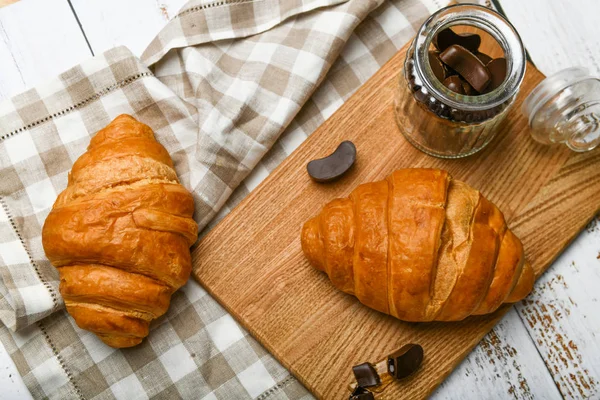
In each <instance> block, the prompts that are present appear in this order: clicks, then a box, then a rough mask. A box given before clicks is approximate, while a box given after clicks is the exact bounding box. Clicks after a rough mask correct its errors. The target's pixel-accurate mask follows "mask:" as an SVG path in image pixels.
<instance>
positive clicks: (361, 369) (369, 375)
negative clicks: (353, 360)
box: [352, 362, 381, 387]
mask: <svg viewBox="0 0 600 400" xmlns="http://www.w3.org/2000/svg"><path fill="white" fill-rule="evenodd" d="M352 372H354V377H355V378H356V382H357V383H358V386H361V387H369V386H377V385H379V384H380V383H381V379H380V378H379V374H378V373H377V370H376V369H375V367H374V366H373V365H372V364H371V363H368V362H366V363H362V364H359V365H355V366H354V367H352Z"/></svg>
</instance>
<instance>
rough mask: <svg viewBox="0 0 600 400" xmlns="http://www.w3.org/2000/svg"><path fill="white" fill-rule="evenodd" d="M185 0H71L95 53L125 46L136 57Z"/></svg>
mask: <svg viewBox="0 0 600 400" xmlns="http://www.w3.org/2000/svg"><path fill="white" fill-rule="evenodd" d="M185 3H186V0H161V1H158V0H127V1H122V0H71V4H73V8H74V10H75V12H76V13H77V16H78V17H79V21H80V22H81V26H82V28H83V30H84V32H85V34H86V36H87V38H88V41H89V43H90V46H91V47H92V49H93V50H94V53H95V54H98V53H101V52H103V51H106V50H108V49H111V48H113V47H116V46H120V45H125V46H127V47H128V48H129V49H130V50H131V51H132V52H133V53H134V54H135V55H137V56H140V55H141V54H142V52H143V51H144V50H145V49H146V46H148V44H149V43H150V41H151V40H152V39H154V37H155V36H156V34H157V33H158V32H159V31H160V30H161V29H162V28H163V27H164V26H165V25H166V24H167V22H168V21H169V20H170V19H171V18H173V17H174V16H175V15H177V12H178V11H179V9H180V8H181V7H182V6H183V5H184V4H185Z"/></svg>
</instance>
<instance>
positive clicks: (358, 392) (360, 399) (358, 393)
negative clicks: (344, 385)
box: [350, 386, 375, 400]
mask: <svg viewBox="0 0 600 400" xmlns="http://www.w3.org/2000/svg"><path fill="white" fill-rule="evenodd" d="M350 400H375V396H373V393H371V392H369V391H368V390H367V389H365V388H363V387H361V386H357V387H356V389H354V391H353V392H352V394H351V395H350Z"/></svg>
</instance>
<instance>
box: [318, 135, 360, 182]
mask: <svg viewBox="0 0 600 400" xmlns="http://www.w3.org/2000/svg"><path fill="white" fill-rule="evenodd" d="M355 161H356V147H355V146H354V143H352V142H350V141H348V140H346V141H344V142H342V143H341V144H340V145H339V146H338V148H337V149H336V150H335V151H334V152H333V153H332V154H330V155H329V156H327V157H325V158H321V159H318V160H312V161H311V162H309V163H308V164H307V166H306V170H307V171H308V175H310V177H311V178H312V179H313V180H314V181H317V182H331V181H334V180H336V179H338V178H340V177H341V176H342V175H344V174H345V173H346V172H347V171H348V170H349V169H350V167H352V165H353V164H354V162H355Z"/></svg>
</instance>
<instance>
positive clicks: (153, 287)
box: [42, 115, 198, 347]
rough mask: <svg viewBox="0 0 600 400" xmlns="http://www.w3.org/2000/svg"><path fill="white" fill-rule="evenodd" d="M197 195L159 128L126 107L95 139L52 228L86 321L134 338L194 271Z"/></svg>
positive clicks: (53, 257)
mask: <svg viewBox="0 0 600 400" xmlns="http://www.w3.org/2000/svg"><path fill="white" fill-rule="evenodd" d="M193 212H194V201H193V199H192V196H191V194H190V193H189V192H188V191H187V190H186V189H185V188H184V187H183V186H182V185H181V184H179V181H178V179H177V175H176V173H175V170H174V168H173V162H172V160H171V157H170V156H169V153H167V150H166V149H165V148H164V147H163V146H162V145H161V144H160V143H158V142H157V141H156V139H155V138H154V133H153V132H152V129H150V127H148V126H147V125H145V124H142V123H140V122H138V121H137V120H136V119H134V118H133V117H131V116H129V115H120V116H118V117H117V118H115V120H114V121H112V122H111V123H110V124H109V125H108V126H107V127H105V128H104V129H102V130H101V131H99V132H98V133H97V134H96V135H95V136H94V137H93V138H92V140H91V142H90V145H89V146H88V149H87V152H85V153H84V154H83V155H82V156H81V157H79V159H77V161H75V164H73V168H72V170H71V172H70V174H69V178H68V186H67V188H66V189H65V190H64V191H63V192H62V193H61V194H60V195H59V196H58V198H57V199H56V202H55V203H54V206H53V207H52V211H51V212H50V214H49V215H48V218H47V219H46V222H45V223H44V228H43V230H42V243H43V246H44V251H45V253H46V256H47V257H48V259H49V260H50V261H51V262H52V264H53V265H54V266H55V267H56V268H57V269H58V271H59V272H60V293H61V294H62V296H63V299H64V301H65V305H66V308H67V311H68V312H69V314H71V316H73V318H74V319H75V322H77V325H78V326H79V327H80V328H82V329H86V330H89V331H91V332H94V333H95V334H96V335H98V337H99V338H100V339H102V341H103V342H104V343H106V344H107V345H109V346H111V347H131V346H135V345H136V344H138V343H140V342H141V341H142V339H143V338H144V337H146V336H147V335H148V327H149V324H150V321H152V320H153V319H155V318H157V317H159V316H161V315H163V314H164V313H165V312H166V311H167V309H168V308H169V302H170V300H171V294H173V292H175V290H177V289H178V288H180V287H181V286H183V284H185V282H186V281H187V279H188V278H189V275H190V272H191V256H190V251H189V247H190V246H191V245H192V244H193V243H194V242H195V241H196V238H197V234H198V232H197V230H198V227H197V225H196V223H195V222H194V220H193V219H192V214H193Z"/></svg>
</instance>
